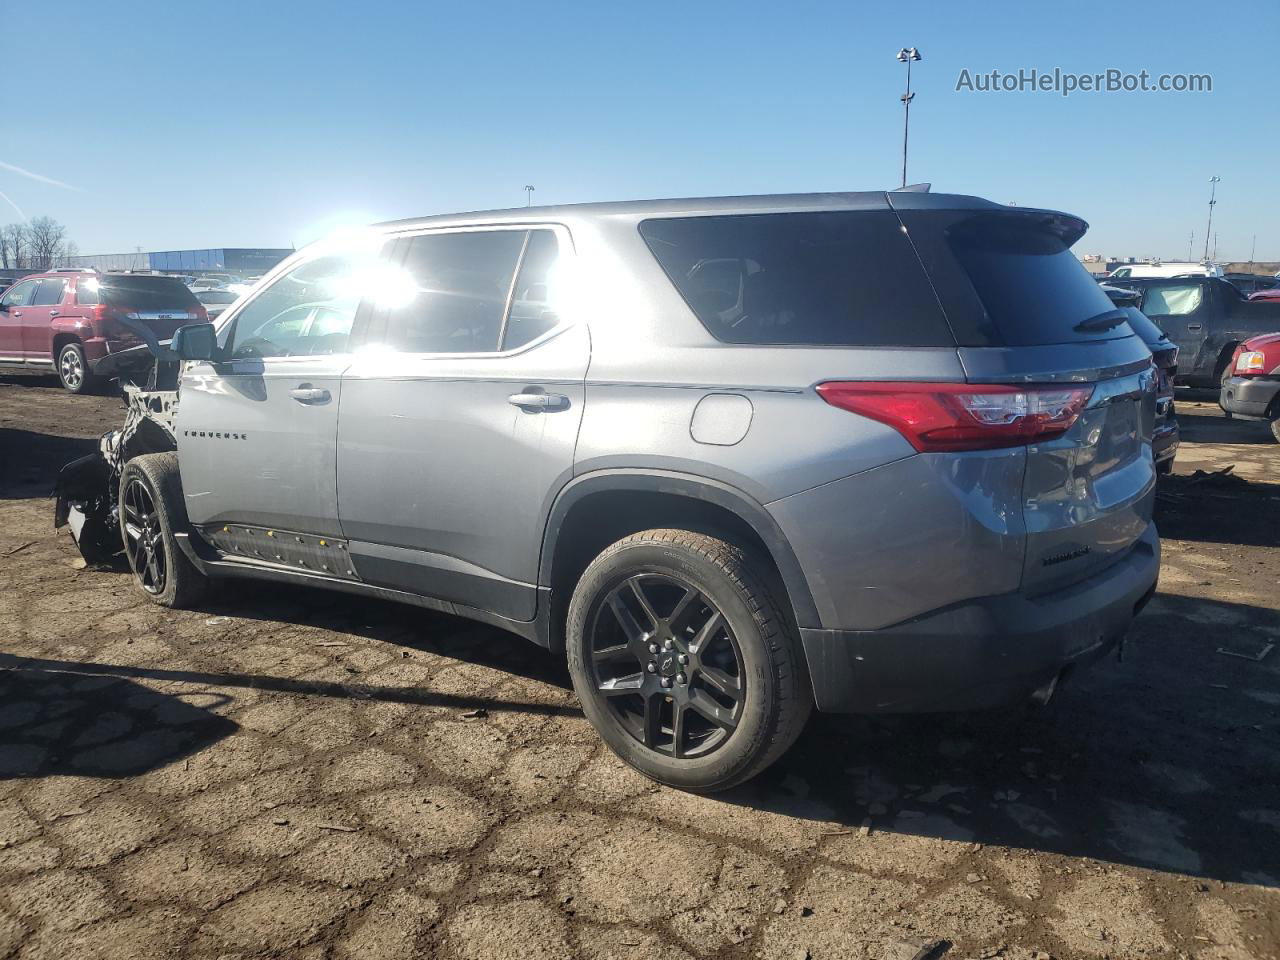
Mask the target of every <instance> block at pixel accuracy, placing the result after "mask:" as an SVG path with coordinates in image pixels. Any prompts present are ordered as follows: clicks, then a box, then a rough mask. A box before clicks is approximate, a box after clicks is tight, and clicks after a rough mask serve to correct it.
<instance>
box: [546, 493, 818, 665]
mask: <svg viewBox="0 0 1280 960" xmlns="http://www.w3.org/2000/svg"><path fill="white" fill-rule="evenodd" d="M670 526H684V527H687V528H692V529H697V530H699V531H700V532H707V533H714V534H718V535H720V536H728V537H730V538H733V539H736V540H740V541H746V542H745V544H744V545H745V546H748V547H754V548H755V549H756V550H757V551H758V552H760V553H762V554H763V557H764V559H766V560H768V561H770V562H771V563H772V565H773V568H774V571H775V572H776V574H777V577H778V580H779V581H780V582H781V585H782V588H783V590H784V592H785V595H786V596H785V599H786V600H787V601H788V607H789V609H790V611H791V612H792V615H793V616H794V618H795V620H796V625H810V624H815V625H816V624H817V623H818V612H817V606H816V605H815V604H814V600H813V594H812V592H811V591H810V588H809V584H808V581H807V580H806V579H805V576H804V572H803V570H802V569H801V567H800V562H799V561H798V560H797V559H796V555H795V552H794V551H793V550H792V549H791V545H790V543H788V541H787V538H786V536H785V535H784V534H783V532H782V529H781V528H780V527H779V526H778V524H777V522H776V521H775V520H774V519H773V517H771V516H770V515H769V512H768V511H767V510H765V508H764V506H763V505H761V504H760V503H758V502H757V501H755V500H753V499H752V498H751V497H749V496H748V495H747V494H745V493H743V492H742V491H740V490H738V489H736V488H734V487H732V486H730V485H728V484H725V483H721V482H718V481H715V480H709V479H707V478H705V477H697V476H693V475H690V474H682V473H677V472H673V471H663V470H605V471H599V472H595V473H590V474H586V475H584V476H581V477H578V478H576V479H574V480H573V481H571V482H570V483H569V484H568V485H567V486H566V487H565V488H564V489H563V490H561V491H560V493H559V495H558V496H557V497H556V499H555V501H554V503H553V504H552V506H551V509H550V511H549V512H548V515H547V522H546V525H545V528H544V533H543V539H542V548H541V554H540V561H539V565H538V584H539V586H540V587H542V588H544V589H545V590H549V592H550V614H549V622H548V625H547V627H548V634H549V635H548V641H549V643H548V645H549V646H550V647H551V648H552V649H555V650H560V649H563V646H564V616H565V613H566V612H567V609H568V602H569V594H571V593H572V585H573V584H574V583H576V582H577V578H578V576H579V575H580V574H581V573H582V571H583V570H584V569H585V568H586V566H587V564H589V563H590V562H591V560H592V559H594V558H595V557H596V556H597V555H598V554H599V552H600V551H601V550H603V549H604V548H605V547H607V546H608V545H609V544H610V543H614V542H615V541H617V540H619V539H621V538H622V537H625V536H627V535H628V534H631V533H636V532H638V531H640V530H646V529H649V528H651V527H670ZM780 599H781V598H780Z"/></svg>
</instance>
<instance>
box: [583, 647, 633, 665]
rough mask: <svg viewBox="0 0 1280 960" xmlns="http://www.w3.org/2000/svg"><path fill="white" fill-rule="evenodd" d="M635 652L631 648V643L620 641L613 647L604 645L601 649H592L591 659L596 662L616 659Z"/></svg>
mask: <svg viewBox="0 0 1280 960" xmlns="http://www.w3.org/2000/svg"><path fill="white" fill-rule="evenodd" d="M633 653H634V651H633V650H632V649H631V645H630V644H628V643H619V644H617V645H615V646H612V647H603V648H601V649H599V650H592V651H591V659H592V660H594V661H595V662H596V663H601V662H603V661H605V660H616V659H618V658H619V657H625V656H631V655H632V654H633Z"/></svg>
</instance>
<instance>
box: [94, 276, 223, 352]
mask: <svg viewBox="0 0 1280 960" xmlns="http://www.w3.org/2000/svg"><path fill="white" fill-rule="evenodd" d="M96 280H97V291H96V298H97V302H98V304H99V307H100V309H101V312H102V314H103V320H104V322H105V327H106V335H107V338H108V340H112V341H117V342H119V343H120V344H122V345H125V344H129V345H131V344H134V343H140V342H141V338H140V337H139V335H138V334H137V333H136V332H134V331H133V330H131V329H130V326H132V324H131V323H125V322H122V321H123V320H129V321H133V322H135V323H141V324H142V325H143V326H145V327H146V328H147V329H149V330H150V331H151V332H152V333H153V334H155V336H156V339H158V340H168V339H169V338H170V337H172V336H173V334H174V331H175V330H177V329H178V328H179V327H181V326H184V325H186V324H188V323H198V322H200V321H203V320H204V319H205V318H206V313H205V310H204V307H202V306H201V305H200V301H199V300H197V299H196V297H195V294H193V293H192V292H191V291H190V290H188V289H187V286H186V284H184V283H183V282H182V281H181V280H179V279H178V278H177V277H157V276H149V275H146V274H110V273H108V274H103V275H101V276H99V277H97V278H96ZM91 290H92V285H91V284H88V283H86V282H85V281H84V280H81V281H80V282H79V284H78V286H77V288H76V296H77V300H78V301H79V302H80V303H81V304H84V303H86V302H92V300H91V299H87V298H92V297H93V296H94V294H93V293H92V292H91Z"/></svg>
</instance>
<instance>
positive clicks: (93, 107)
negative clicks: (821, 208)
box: [0, 0, 1280, 259]
mask: <svg viewBox="0 0 1280 960" xmlns="http://www.w3.org/2000/svg"><path fill="white" fill-rule="evenodd" d="M56 7H57V12H56V13H50V12H47V11H45V10H44V9H43V7H42V5H40V4H31V3H22V2H19V0H5V2H4V3H2V4H0V10H3V14H4V17H3V19H4V34H5V37H6V41H5V47H6V53H5V57H4V61H3V62H4V64H5V67H6V68H7V69H6V71H5V73H6V76H7V77H8V78H9V79H8V80H7V81H6V82H5V88H6V93H8V94H9V96H7V97H6V98H5V99H6V102H7V103H8V104H9V107H8V109H6V111H5V113H6V114H7V119H8V123H7V124H6V133H5V136H4V137H3V140H2V141H0V191H3V192H4V193H5V194H6V195H7V196H8V197H9V198H10V199H11V200H12V201H13V202H15V203H17V204H18V205H19V206H20V207H21V208H22V209H23V210H24V211H25V213H26V214H27V216H38V215H41V214H48V215H50V216H53V217H55V218H56V219H58V220H60V221H62V222H63V223H65V224H66V225H67V226H68V228H69V230H70V235H71V237H72V238H73V239H75V240H76V241H77V243H78V244H79V247H80V250H81V252H83V253H113V252H122V251H129V250H133V249H134V248H135V247H138V246H141V247H142V248H143V249H145V250H154V249H174V248H187V247H208V246H289V245H291V244H302V243H305V242H307V241H308V240H311V239H314V238H315V237H317V236H319V235H322V234H323V233H324V232H326V231H327V230H328V229H329V228H331V227H335V226H338V225H342V224H347V223H351V222H367V221H372V220H380V219H389V218H395V217H403V216H415V215H422V214H429V213H437V212H446V211H455V210H469V209H484V208H491V207H501V206H516V205H520V204H522V203H523V202H524V193H523V191H522V187H523V186H524V184H526V183H532V184H534V185H535V186H536V188H537V189H536V193H535V202H545V203H558V202H573V201H584V200H601V199H630V198H642V197H655V196H700V195H708V194H742V193H770V192H783V191H809V190H844V189H850V190H859V189H880V188H884V187H892V186H895V185H896V184H897V182H898V179H899V177H900V162H901V160H900V151H901V136H902V108H901V105H900V103H899V101H898V96H899V94H900V93H901V92H902V86H903V81H904V71H903V68H902V67H901V65H900V64H898V63H897V62H895V60H894V54H895V53H896V51H897V50H898V49H899V48H900V47H902V46H910V45H914V46H916V47H918V48H919V49H920V51H921V52H922V54H923V56H924V60H923V61H922V62H921V63H919V64H917V65H916V67H915V70H914V73H913V80H914V82H913V86H914V87H915V88H916V90H917V96H916V99H915V102H914V104H913V106H912V111H911V120H912V125H911V161H910V173H909V178H910V179H911V180H912V181H917V180H928V181H931V182H933V184H934V189H935V190H941V191H950V192H959V193H973V194H978V195H981V196H986V197H989V198H991V199H994V200H999V201H1005V202H1008V201H1014V202H1017V203H1019V204H1024V205H1035V206H1049V207H1057V208H1062V209H1066V210H1069V211H1071V212H1073V213H1077V214H1080V215H1081V216H1083V217H1085V218H1086V219H1087V220H1089V221H1090V222H1091V223H1092V224H1093V229H1092V231H1091V232H1090V234H1089V235H1088V236H1086V237H1085V239H1084V240H1083V241H1082V242H1081V245H1080V247H1079V249H1080V250H1081V251H1091V252H1100V253H1106V254H1110V255H1117V254H1134V255H1162V256H1165V257H1166V258H1172V257H1175V256H1178V257H1181V256H1185V254H1186V251H1187V240H1188V235H1189V233H1190V232H1191V231H1192V230H1194V231H1195V233H1196V250H1197V256H1199V252H1198V251H1200V250H1202V244H1203V237H1204V229H1205V214H1206V210H1207V204H1206V201H1207V199H1208V183H1207V181H1208V178H1209V176H1210V175H1211V174H1217V175H1218V176H1220V177H1222V182H1221V184H1219V192H1218V198H1219V204H1218V207H1217V212H1216V214H1215V223H1214V226H1215V229H1216V231H1217V233H1218V235H1219V247H1218V250H1219V256H1220V258H1221V259H1239V258H1248V256H1249V252H1250V244H1251V242H1252V237H1253V235H1254V234H1256V235H1257V252H1258V258H1259V259H1280V190H1277V186H1278V182H1277V181H1278V179H1280V178H1278V177H1277V174H1278V173H1280V124H1278V123H1277V122H1276V121H1275V119H1274V114H1275V109H1276V106H1277V103H1280V97H1278V96H1277V95H1278V94H1280V72H1278V71H1277V70H1276V66H1275V55H1274V53H1272V52H1271V51H1270V50H1269V49H1268V44H1269V43H1270V41H1271V40H1274V39H1276V38H1277V37H1280V3H1276V2H1275V0H1245V2H1241V3H1237V4H1235V5H1233V6H1232V7H1231V10H1230V15H1229V16H1222V15H1219V13H1218V12H1217V11H1216V9H1215V8H1213V7H1212V6H1206V5H1205V4H1203V3H1200V2H1196V3H1190V2H1187V3H1183V2H1164V3H1160V4H1157V5H1154V6H1146V7H1143V6H1141V5H1136V6H1135V5H1132V4H1130V5H1118V4H1101V3H1095V4H1081V3H1074V4H1040V3H1027V2H1025V0H1022V2H1016V3H984V4H982V5H981V6H979V5H976V4H966V3H956V2H945V3H929V2H914V3H912V4H854V3H848V2H841V3H804V2H795V0H792V2H788V3H779V2H765V3H755V2H744V0H735V2H718V0H717V2H710V0H684V2H681V3H667V2H662V0H649V2H645V3H629V4H611V3H601V2H599V0H594V2H590V3H588V2H574V3H551V4H542V5H539V4H519V3H508V2H505V0H503V2H486V0H478V2H474V3H447V4H446V3H435V2H431V0H423V2H414V3H409V2H385V0H361V2H358V3H355V2H347V3H330V2H326V0H309V2H305V3H304V2H261V0H259V2H253V3H251V2H238V0H232V2H225V3H213V2H206V3H200V4H196V3H191V2H187V0H182V2H173V0H170V2H166V3H138V2H129V0H116V2H114V3H102V2H100V0H96V2H79V0H72V2H60V3H58V4H57V5H56ZM24 37H29V38H30V40H31V43H30V44H29V45H25V46H24V44H23V43H22V38H24ZM28 57H29V58H30V63H29V64H28V65H26V66H23V65H22V60H24V59H26V58H28ZM54 67H56V68H57V69H54ZM1022 67H1025V68H1032V67H1035V68H1039V69H1041V70H1050V71H1051V70H1053V68H1055V67H1059V68H1061V69H1063V70H1065V71H1072V72H1076V73H1092V72H1095V71H1101V70H1105V69H1107V68H1110V67H1114V68H1119V69H1123V70H1131V71H1134V72H1136V71H1138V70H1142V69H1146V70H1148V71H1150V72H1151V73H1152V74H1160V73H1179V72H1182V73H1208V74H1211V75H1212V77H1213V92H1212V93H1207V94H1206V93H1201V94H1191V93H1183V94H1178V93H1127V94H1126V93H1077V94H1075V95H1073V96H1072V97H1069V98H1063V97H1061V96H1059V95H1058V94H1054V93H985V94H983V93H965V92H957V91H956V90H955V86H956V81H957V78H958V76H959V75H960V71H961V69H963V68H968V69H969V70H971V71H973V72H975V73H977V72H987V71H990V70H992V69H998V70H1001V71H1006V72H1014V71H1017V70H1018V69H1019V68H1022ZM15 78H20V79H19V80H18V82H14V81H15ZM19 94H32V95H33V96H32V99H30V100H28V101H26V102H25V104H24V105H23V107H22V108H20V107H18V106H17V105H16V104H15V101H14V97H15V95H19ZM2 164H9V165H13V166H17V167H20V168H22V169H25V170H27V171H31V172H34V173H37V174H40V175H42V176H44V177H48V178H52V179H55V180H57V181H61V182H63V183H66V184H70V185H72V186H74V187H76V188H78V189H77V190H69V189H65V188H63V187H60V186H57V185H54V184H50V183H46V182H42V181H39V180H36V179H32V178H30V177H26V176H23V175H21V174H19V173H17V172H14V171H13V170H11V169H6V168H4V167H3V165H2ZM0 207H4V208H5V211H3V212H0V222H2V221H3V220H7V219H16V216H17V215H16V214H13V213H12V208H10V207H7V205H5V204H3V203H2V202H0Z"/></svg>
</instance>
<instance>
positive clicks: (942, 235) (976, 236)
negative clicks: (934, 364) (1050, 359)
mask: <svg viewBox="0 0 1280 960" xmlns="http://www.w3.org/2000/svg"><path fill="white" fill-rule="evenodd" d="M901 216H902V221H903V223H904V224H905V225H906V227H907V232H908V235H909V236H910V238H911V241H912V243H913V244H914V245H915V249H916V250H917V252H918V253H919V254H920V259H921V262H922V263H923V264H924V268H925V270H926V271H927V272H928V275H929V279H930V280H931V281H932V282H933V285H934V288H935V289H936V290H937V293H938V297H939V299H940V300H941V301H942V304H943V307H944V308H945V310H946V314H947V319H948V321H950V324H951V329H952V330H954V331H955V335H956V340H957V342H958V343H959V344H960V345H961V346H967V347H1027V346H1047V345H1051V344H1070V343H1085V342H1090V341H1097V340H1115V339H1120V338H1123V337H1127V336H1130V335H1131V333H1130V330H1129V328H1128V326H1127V325H1126V324H1124V323H1120V324H1117V325H1116V326H1113V327H1111V328H1110V329H1102V330H1098V329H1094V330H1087V329H1085V330H1078V329H1076V327H1077V325H1078V324H1080V323H1081V322H1082V321H1084V320H1088V319H1089V318H1091V317H1095V316H1097V315H1099V314H1102V313H1107V312H1109V311H1112V310H1114V309H1115V305H1114V304H1113V303H1112V302H1111V300H1110V298H1108V297H1107V295H1106V293H1104V292H1103V291H1102V289H1101V288H1100V287H1099V286H1098V283H1097V281H1096V280H1094V279H1093V278H1092V277H1091V276H1090V275H1089V273H1088V272H1087V271H1086V270H1085V269H1084V267H1083V265H1081V263H1080V261H1079V260H1077V259H1076V256H1075V254H1073V253H1072V252H1071V250H1070V244H1071V243H1073V242H1074V241H1075V240H1076V239H1077V238H1078V236H1079V235H1080V233H1082V232H1083V227H1084V225H1083V224H1082V223H1081V222H1080V221H1078V220H1075V219H1074V218H1070V217H1065V216H1060V215H1054V214H1046V213H1044V212H1043V211H1027V212H1026V213H1019V212H1009V211H1000V212H998V213H996V212H990V211H982V212H978V213H975V212H973V211H953V210H938V211H903V212H902V214H901Z"/></svg>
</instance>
